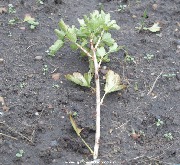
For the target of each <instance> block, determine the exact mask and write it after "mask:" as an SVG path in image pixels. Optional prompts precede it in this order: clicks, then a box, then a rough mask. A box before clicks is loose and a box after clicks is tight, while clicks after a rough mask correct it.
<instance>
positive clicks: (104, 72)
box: [100, 69, 108, 74]
mask: <svg viewBox="0 0 180 165" xmlns="http://www.w3.org/2000/svg"><path fill="white" fill-rule="evenodd" d="M100 71H101V73H102V74H106V73H107V72H108V70H105V69H101V70H100Z"/></svg>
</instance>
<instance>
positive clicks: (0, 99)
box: [0, 96, 5, 106]
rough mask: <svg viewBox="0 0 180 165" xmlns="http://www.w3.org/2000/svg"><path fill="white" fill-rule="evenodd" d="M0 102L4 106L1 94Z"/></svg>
mask: <svg viewBox="0 0 180 165" xmlns="http://www.w3.org/2000/svg"><path fill="white" fill-rule="evenodd" d="M0 102H1V104H2V106H4V105H5V102H4V98H3V97H1V96H0Z"/></svg>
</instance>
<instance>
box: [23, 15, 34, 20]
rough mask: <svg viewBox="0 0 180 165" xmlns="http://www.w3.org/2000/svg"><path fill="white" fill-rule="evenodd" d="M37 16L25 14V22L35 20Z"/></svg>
mask: <svg viewBox="0 0 180 165" xmlns="http://www.w3.org/2000/svg"><path fill="white" fill-rule="evenodd" d="M34 20H35V18H33V17H31V15H30V14H25V16H24V22H28V21H34Z"/></svg>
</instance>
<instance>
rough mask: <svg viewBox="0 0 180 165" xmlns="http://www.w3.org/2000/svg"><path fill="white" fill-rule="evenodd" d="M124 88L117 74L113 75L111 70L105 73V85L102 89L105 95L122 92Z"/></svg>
mask: <svg viewBox="0 0 180 165" xmlns="http://www.w3.org/2000/svg"><path fill="white" fill-rule="evenodd" d="M125 87H126V86H125V85H122V83H121V80H120V76H119V75H118V74H117V73H114V72H113V71H112V70H109V71H108V72H107V74H106V85H105V88H104V91H105V94H108V93H111V92H115V91H119V90H122V89H124V88H125Z"/></svg>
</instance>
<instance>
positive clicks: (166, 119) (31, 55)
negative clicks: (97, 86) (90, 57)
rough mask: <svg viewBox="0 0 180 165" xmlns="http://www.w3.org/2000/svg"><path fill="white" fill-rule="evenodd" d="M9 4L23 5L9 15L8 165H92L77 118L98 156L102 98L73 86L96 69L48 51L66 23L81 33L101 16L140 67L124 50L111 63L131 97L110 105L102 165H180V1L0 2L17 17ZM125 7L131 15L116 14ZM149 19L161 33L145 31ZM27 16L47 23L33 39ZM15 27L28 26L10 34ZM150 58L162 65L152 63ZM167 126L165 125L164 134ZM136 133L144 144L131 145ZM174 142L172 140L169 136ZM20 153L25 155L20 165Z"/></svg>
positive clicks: (5, 62) (0, 85)
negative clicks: (87, 19) (88, 18)
mask: <svg viewBox="0 0 180 165" xmlns="http://www.w3.org/2000/svg"><path fill="white" fill-rule="evenodd" d="M59 2H60V1H59ZM99 3H101V4H99ZM8 4H13V5H14V7H15V9H16V13H8V12H7V13H0V58H1V60H0V96H1V101H0V122H1V123H0V129H1V136H0V164H1V165H46V164H48V165H65V164H70V163H72V162H74V164H78V163H79V164H82V165H83V164H85V162H87V161H89V160H92V155H91V154H90V152H89V151H88V150H87V148H86V147H85V145H84V144H83V143H82V141H81V140H80V139H79V137H77V135H76V133H75V132H74V130H73V128H72V126H71V123H70V121H69V118H68V116H67V112H69V111H72V112H77V114H78V116H76V117H75V120H76V122H77V124H78V126H79V127H81V128H84V130H83V131H82V137H83V138H84V139H85V140H86V142H87V143H88V144H89V145H90V146H91V147H92V148H93V146H94V136H95V94H94V93H93V92H92V91H90V90H89V89H86V88H81V87H79V86H76V85H74V84H72V83H71V82H68V81H67V80H66V79H65V77H64V75H65V74H68V73H73V72H75V71H79V72H81V73H84V72H86V71H87V69H88V68H87V61H86V60H85V59H84V58H81V57H80V56H79V52H74V51H72V50H71V49H70V48H69V47H68V46H65V47H64V48H63V49H62V50H61V51H59V52H58V53H57V55H56V56H55V57H49V56H48V55H47V53H46V50H48V48H49V47H50V46H51V45H52V44H53V43H54V41H55V40H56V36H55V34H54V29H55V28H57V27H58V22H59V20H60V19H61V18H62V19H63V20H64V21H65V22H66V23H67V24H69V25H76V26H78V23H77V18H82V17H83V15H84V14H87V15H88V14H89V13H90V12H92V11H94V10H100V8H101V9H103V10H104V11H105V12H106V13H110V14H111V17H112V19H115V20H116V21H117V24H118V25H119V26H120V27H121V29H120V30H119V31H112V36H113V37H114V39H116V40H117V43H118V44H119V45H121V46H122V45H124V46H125V47H126V50H127V51H128V53H129V56H130V57H131V60H130V61H127V60H125V52H124V51H122V50H120V51H119V52H118V53H114V54H112V55H111V62H110V63H105V64H103V65H104V66H106V67H107V68H108V69H112V70H114V71H115V72H117V73H118V74H120V75H121V78H122V80H123V81H124V82H126V83H127V84H128V88H127V89H126V90H124V91H120V92H116V93H113V94H111V95H109V96H107V98H105V100H104V105H103V106H102V111H101V115H102V117H101V141H100V151H99V159H101V164H115V165H120V164H123V165H135V164H138V165H145V164H148V165H150V164H153V165H157V164H158V165H166V164H170V165H175V164H180V143H179V142H180V109H179V107H180V100H179V98H180V17H179V16H180V1H179V0H171V1H166V0H141V1H137V0H133V1H130V0H127V1H122V2H121V1H115V0H114V1H101V2H100V1H98V0H91V1H90V0H89V1H88V0H68V1H65V0H63V1H62V3H58V1H56V3H55V2H54V1H53V0H44V4H43V5H40V4H39V3H38V1H36V0H28V1H25V0H0V7H5V8H6V9H8ZM154 4H156V5H154ZM120 5H126V7H125V9H124V10H122V11H117V10H118V8H119V6H120ZM145 10H147V15H148V18H146V19H145V24H146V26H148V27H150V26H152V25H153V24H154V23H155V22H159V24H160V26H161V31H160V32H157V33H152V32H148V31H140V32H138V31H137V29H136V28H135V27H137V26H138V23H140V22H141V20H142V16H143V13H144V11H145ZM27 13H28V14H30V15H31V16H32V17H34V18H35V19H36V20H37V21H38V22H39V25H38V26H37V27H36V29H34V30H31V29H30V28H29V25H28V24H27V23H26V22H23V19H24V16H25V14H27ZM13 18H18V19H19V21H18V23H16V24H15V25H10V24H9V20H11V19H13ZM147 54H151V55H154V57H153V58H152V59H149V60H147V59H145V58H144V57H146V56H147ZM37 56H39V57H37ZM133 60H134V62H133ZM45 65H47V68H48V69H47V71H44V69H43V68H45ZM161 72H163V73H162V74H161V75H160V73H161ZM53 73H60V78H59V79H58V80H54V79H53V78H52V74H53ZM102 76H103V75H101V77H102ZM158 76H159V77H158ZM156 80H157V81H156ZM101 83H102V84H103V83H104V80H103V81H102V82H101ZM153 84H154V86H153ZM57 85H58V86H57ZM152 87H153V89H152V92H150V94H149V95H147V94H148V92H149V91H150V90H151V88H152ZM2 97H3V98H4V101H5V105H3V104H1V103H2ZM158 119H159V120H160V121H163V124H161V125H160V126H157V125H156V122H157V121H158ZM133 130H134V131H135V133H136V134H133V135H132V132H133ZM168 133H171V134H172V139H168V138H167V137H165V136H164V135H165V134H168ZM19 150H23V151H24V154H23V155H22V157H20V158H17V157H16V153H18V152H19Z"/></svg>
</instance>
